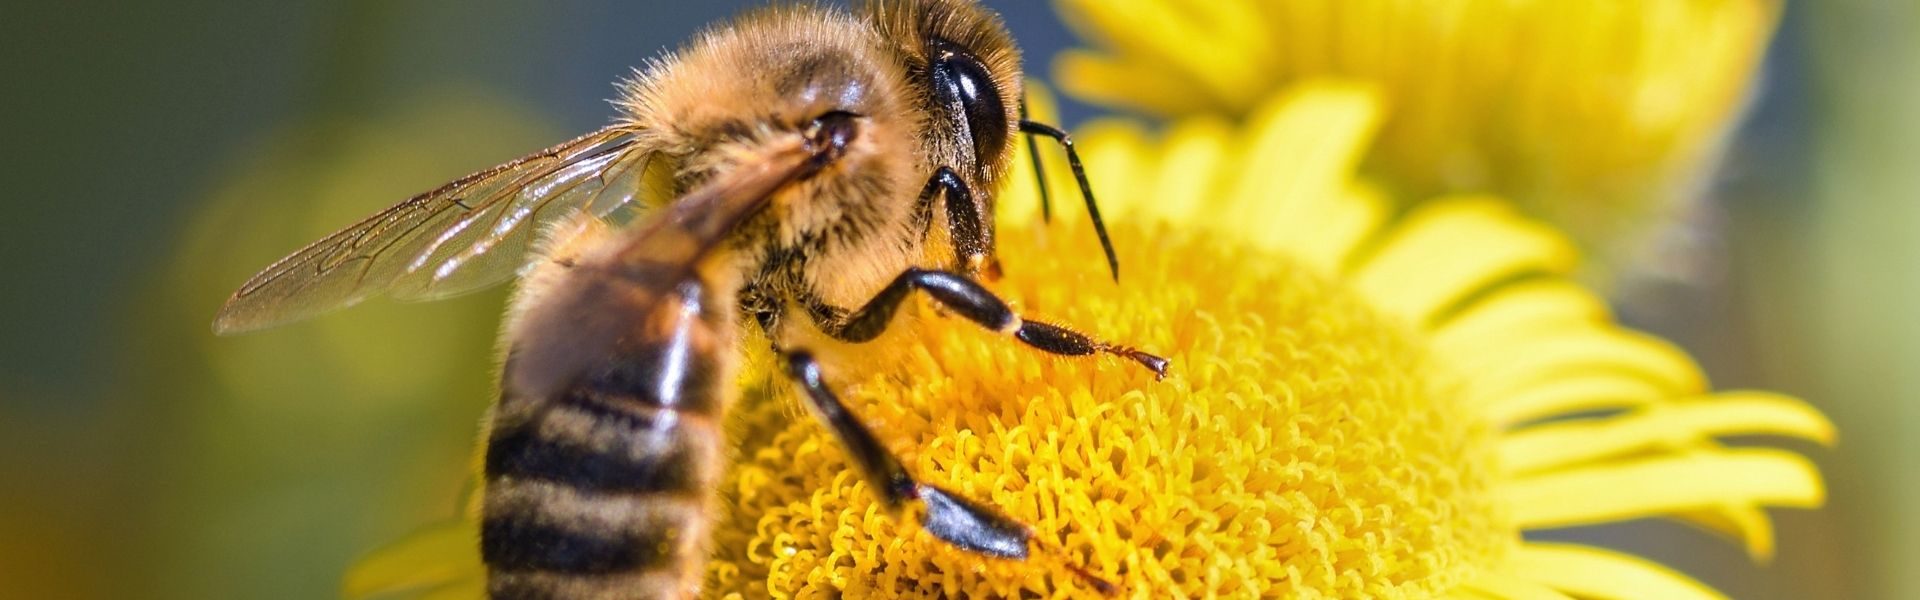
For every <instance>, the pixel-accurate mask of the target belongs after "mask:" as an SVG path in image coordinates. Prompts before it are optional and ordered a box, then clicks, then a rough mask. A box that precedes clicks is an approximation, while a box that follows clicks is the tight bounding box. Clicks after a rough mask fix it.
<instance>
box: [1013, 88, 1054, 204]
mask: <svg viewBox="0 0 1920 600" xmlns="http://www.w3.org/2000/svg"><path fill="white" fill-rule="evenodd" d="M1020 122H1021V123H1022V124H1025V123H1027V122H1028V121H1027V97H1026V96H1021V97H1020ZM1024 137H1026V138H1027V158H1029V159H1032V160H1033V179H1034V182H1035V183H1038V184H1040V220H1041V222H1046V223H1051V222H1053V190H1050V189H1047V167H1046V165H1045V164H1044V161H1041V160H1040V142H1038V141H1035V140H1034V139H1033V134H1032V133H1028V134H1026V136H1024Z"/></svg>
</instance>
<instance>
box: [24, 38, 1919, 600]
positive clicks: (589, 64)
mask: <svg viewBox="0 0 1920 600" xmlns="http://www.w3.org/2000/svg"><path fill="white" fill-rule="evenodd" d="M987 3H988V4H989V5H992V6H994V7H995V8H997V9H999V10H1000V11H1001V12H1002V13H1003V14H1005V15H1006V17H1007V19H1008V21H1009V23H1010V24H1011V26H1012V28H1013V30H1014V34H1015V36H1016V37H1017V38H1018V39H1019V40H1020V41H1021V43H1022V44H1023V46H1024V47H1025V48H1026V51H1027V53H1028V56H1029V61H1028V62H1029V69H1030V70H1031V71H1035V72H1036V73H1037V74H1040V75H1042V76H1043V77H1044V75H1045V73H1046V70H1047V62H1046V61H1047V57H1050V56H1051V55H1053V54H1054V53H1055V52H1056V51H1057V50H1059V49H1060V48H1062V47H1064V46H1066V45H1069V44H1071V43H1073V40H1072V39H1071V38H1070V36H1069V35H1068V34H1067V32H1066V30H1065V29H1064V28H1063V27H1062V25H1061V24H1060V22H1059V20H1058V18H1057V17H1056V16H1055V15H1054V14H1053V12H1052V10H1051V7H1050V5H1049V4H1048V3H1045V2H1038V1H1022V0H998V1H992V0H989V1H988V2H987ZM755 4H760V3H759V2H742V1H734V0H728V1H716V2H706V3H693V2H651V1H630V2H616V1H612V0H570V1H555V2H466V1H455V0H404V1H380V0H345V1H339V2H313V1H281V2H225V1H213V0H182V1H174V2H124V3H109V2H98V1H85V2H73V3H51V2H40V3H31V4H26V3H12V4H9V5H7V6H5V7H0V69H4V72H0V75H4V78H0V82H4V83H0V152H3V153H4V154H0V183H3V184H4V185H3V186H0V194H4V199H3V200H0V228H4V229H0V233H3V235H0V269H3V270H0V275H4V279H0V282H4V286H5V287H4V290H5V291H4V293H0V315H4V316H3V317H0V597H5V598H183V599H185V598H326V597H332V596H334V595H335V594H336V591H335V590H336V585H337V579H338V576H339V574H340V572H341V571H342V569H344V568H345V566H346V565H347V564H349V563H350V562H351V561H352V560H353V558H354V557H355V556H357V555H358V554H359V553H361V552H364V551H365V550H367V549H369V548H371V547H372V546H373V545H375V544H377V543H379V542H381V541H385V540H390V539H392V538H393V537H395V536H397V535H399V534H400V533H402V532H404V531H406V530H407V528H408V527H410V526H413V525H417V524H419V523H422V522H425V521H426V520H429V519H431V518H433V517H434V516H436V515H440V514H451V511H453V510H457V507H455V506H453V505H454V504H455V503H456V502H457V496H458V494H459V490H460V485H461V481H460V478H459V469H460V467H461V465H462V464H463V461H464V460H465V455H466V453H467V448H466V446H465V444H467V443H469V442H470V439H471V436H472V432H473V430H474V427H473V424H474V422H475V419H477V418H478V415H479V412H480V410H481V408H482V407H483V406H484V404H485V401H486V398H485V396H486V387H487V381H486V380H485V376H484V375H482V373H484V370H485V368H486V365H487V364H488V362H489V360H490V358H489V356H488V355H487V351H486V346H487V344H488V342H487V340H488V339H489V338H490V337H491V331H490V328H491V327H492V321H491V319H492V317H491V316H490V315H491V314H492V311H495V310H497V306H498V303H499V296H498V295H497V294H495V295H491V296H486V297H480V298H475V299H468V300H460V301H455V302H450V303H446V304H445V305H444V306H445V307H444V308H436V309H433V310H434V311H435V312H436V314H446V315H454V316H450V317H446V318H445V319H442V320H440V321H436V320H435V319H439V317H437V316H428V317H423V316H422V315H423V314H425V313H424V309H421V308H420V307H395V306H369V307H366V308H363V309H359V310H356V311H355V312H354V313H349V314H343V315H338V316H336V317H334V318H332V319H329V320H330V321H332V322H333V323H331V324H318V325H299V326H295V327H292V328H287V330H277V332H276V334H274V335H275V336H279V337H278V338H277V339H279V340H280V341H279V342H275V341H272V340H271V339H269V340H266V341H262V340H261V339H260V338H243V339H239V340H237V341H236V340H234V339H232V338H228V339H214V338H212V337H211V335H210V334H209V333H208V330H207V325H206V323H207V321H208V319H210V318H211V315H212V312H213V310H214V308H215V307H217V305H218V302H219V300H220V299H221V297H222V296H223V295H224V294H225V293H226V291H228V290H230V289H231V288H232V287H233V286H234V285H235V284H237V283H238V281H239V280H240V278H241V277H244V276H245V275H246V274H247V273H248V272H250V271H251V270H253V269H255V268H257V267H259V266H262V265H264V264H265V263H266V261H268V260H271V259H273V258H275V257H277V256H279V255H281V254H283V253H284V252H286V251H288V250H291V249H292V248H293V247H294V246H295V245H296V244H297V243H300V242H303V241H306V240H307V239H310V238H311V237H312V236H311V235H308V234H307V233H301V232H305V231H306V230H305V229H301V227H306V226H308V225H307V224H304V223H303V224H300V225H298V226H295V225H290V224H289V223H287V222H286V221H287V219H286V218H281V217H276V216H275V215H279V214H282V213H287V212H290V211H294V210H303V209H305V208H307V207H308V205H309V204H315V205H317V204H319V203H322V202H333V201H335V200H338V199H339V198H342V197H345V198H348V200H343V201H339V202H336V203H335V204H338V206H335V205H333V204H328V205H326V206H321V207H320V208H324V209H327V211H324V212H325V214H327V215H332V216H330V217H329V219H330V220H327V222H325V223H322V224H319V225H314V226H317V227H320V228H321V229H326V228H332V227H335V226H338V225H340V224H343V223H345V222H347V219H349V218H351V217H352V216H354V215H358V214H363V213H367V212H370V211H372V210H374V209H377V208H379V207H381V206H384V205H386V204H388V203H391V202H392V201H394V200H397V199H398V198H401V197H404V196H405V195H407V194H410V193H412V192H415V191H418V190H419V189H424V188H425V187H428V186H431V185H433V184H436V183H439V182H441V181H443V180H446V179H448V178H451V177H453V176H457V175H459V174H462V173H465V172H467V171H470V170H473V169H476V168H480V167H484V166H487V165H490V164H493V163H496V162H499V161H501V160H504V159H507V158H511V157H513V156H515V155H517V154H519V153H521V152H524V151H527V150H531V149H534V148H537V147H540V146H543V145H545V144H546V143H548V142H551V141H555V140H559V139H563V138H564V137H567V136H570V135H572V134H573V133H577V132H580V131H585V130H588V129H591V128H594V127H597V126H600V125H601V124H603V123H605V122H606V120H607V119H608V117H609V116H610V115H611V110H610V108H609V107H608V106H607V105H606V103H605V99H606V98H608V97H609V96H610V95H611V94H612V90H613V88H612V86H611V82H612V81H613V80H614V79H615V78H617V77H620V76H623V75H625V74H626V73H628V71H629V69H630V68H631V67H633V66H635V65H637V64H639V63H640V62H641V61H642V60H644V59H645V58H647V57H650V56H653V55H655V54H657V53H658V52H660V51H661V50H662V49H664V48H668V47H671V46H674V45H676V44H678V43H679V42H680V41H681V40H683V39H685V38H686V37H687V36H688V34H689V33H690V32H692V31H694V30H695V29H696V28H697V27H699V26H701V25H702V24H706V23H709V22H712V21H714V20H716V19H719V18H722V17H724V16H726V15H729V14H732V13H734V12H736V11H737V10H738V9H739V8H741V7H744V6H749V5H755ZM1805 4H1806V3H1796V4H1794V5H1793V6H1791V7H1790V8H1789V15H1788V18H1787V20H1786V22H1785V24H1784V26H1783V29H1782V32H1781V34H1780V36H1779V39H1778V40H1777V41H1776V43H1775V47H1774V50H1773V52H1772V54H1771V55H1770V58H1769V63H1768V70H1767V76H1766V79H1765V84H1764V86H1763V88H1762V92H1761V95H1760V96H1759V97H1758V102H1757V104H1756V107H1755V111H1754V113H1753V116H1752V118H1751V119H1750V122H1749V124H1748V125H1747V127H1745V128H1744V129H1743V130H1742V132H1741V134H1740V137H1739V138H1738V140H1737V141H1736V143H1735V144H1734V146H1733V151H1732V156H1731V158H1730V160H1729V165H1728V169H1727V171H1726V173H1725V175H1724V177H1722V179H1721V182H1720V185H1719V186H1718V187H1717V188H1716V190H1715V192H1714V195H1715V197H1716V198H1718V199H1720V202H1719V206H1720V212H1719V218H1718V219H1717V220H1715V221H1714V222H1711V223H1707V224H1706V225H1704V226H1703V231H1704V232H1705V233H1707V234H1709V235H1710V236H1712V237H1713V238H1715V239H1716V240H1717V242H1716V243H1715V244H1713V246H1714V247H1715V248H1717V249H1718V250H1717V256H1716V257H1715V258H1716V259H1717V260H1716V261H1712V262H1714V263H1715V264H1717V265H1719V266H1718V268H1716V269H1713V270H1711V271H1710V273H1709V275H1710V277H1708V278H1706V279H1704V280H1703V281H1701V282H1695V283H1693V284H1691V285H1684V286H1675V287H1673V288H1671V289H1654V290H1650V291H1643V292H1642V293H1641V296H1640V298H1638V299H1636V300H1635V301H1634V302H1632V303H1630V304H1627V305H1626V306H1624V307H1623V308H1624V309H1625V315H1626V317H1627V318H1628V319H1630V320H1632V321H1633V322H1634V323H1636V324H1638V325H1641V326H1644V327H1648V328H1651V329H1654V330H1656V331H1658V332H1660V333H1661V334H1663V335H1666V336H1668V337H1670V338H1673V339H1675V340H1677V341H1679V342H1680V343H1682V344H1683V345H1685V346H1687V347H1688V348H1689V349H1690V350H1692V351H1694V352H1695V353H1696V354H1698V355H1699V356H1700V357H1701V358H1702V361H1703V362H1704V363H1705V365H1706V366H1707V367H1708V369H1709V371H1710V372H1711V373H1712V375H1713V376H1714V378H1715V379H1716V381H1717V382H1718V383H1720V384H1722V385H1728V386H1753V387H1766V388H1771V389H1781V390H1784V391H1787V392H1791V393H1795V394H1798V395H1802V396H1804V397H1807V398H1810V399H1812V400H1814V401H1815V402H1816V403H1817V404H1819V405H1821V406H1822V407H1823V408H1825V409H1827V410H1829V411H1831V412H1832V413H1833V414H1834V416H1835V417H1836V419H1838V420H1839V421H1840V422H1841V425H1842V428H1843V431H1844V432H1845V440H1846V442H1845V445H1844V446H1842V448H1841V449H1839V450H1837V451H1823V450H1812V452H1813V453H1814V455H1815V456H1816V457H1818V458H1819V459H1820V460H1821V462H1822V463H1823V466H1824V467H1825V468H1826V469H1827V472H1828V474H1829V476H1830V478H1831V485H1832V488H1833V496H1834V498H1833V502H1832V508H1831V510H1829V511H1826V512H1822V513H1783V514H1782V520H1781V528H1782V529H1781V537H1782V545H1783V547H1782V550H1781V555H1780V557H1779V559H1778V560H1777V561H1776V564H1775V565H1772V566H1752V565H1750V564H1749V563H1748V562H1747V561H1746V558H1745V557H1744V556H1743V554H1742V553H1741V552H1740V551H1739V550H1738V549H1737V548H1736V547H1734V546H1733V545H1730V544H1725V543H1721V542H1719V541H1717V540H1713V539H1710V538H1708V537H1707V536H1705V535H1703V534H1699V533H1697V532H1693V531H1690V530H1685V529H1682V528H1679V527H1675V526H1671V525H1666V524H1659V523H1637V524H1631V525H1629V526H1626V527H1617V528H1611V529H1607V530H1603V531H1597V532H1596V531H1581V532H1561V533H1555V534H1551V535H1550V537H1577V538H1580V539H1600V540H1604V541H1606V542H1608V543H1610V544H1613V545H1616V546H1619V547H1625V548H1630V549H1633V550H1635V551H1638V552H1641V553H1644V554H1647V555H1649V556H1652V557H1655V558H1657V559H1659V560H1662V561H1664V562H1669V563H1671V564H1676V565H1680V566H1681V567H1682V568H1683V569H1685V570H1687V571H1689V572H1693V573H1697V574H1699V575H1700V576H1701V577H1702V578H1704V579H1706V580H1707V581H1708V582H1710V583H1712V584H1714V585H1716V586H1719V587H1721V588H1722V589H1725V590H1727V591H1729V592H1730V593H1731V594H1732V595H1733V596H1735V597H1740V598H1799V597H1888V598H1894V597H1912V596H1913V595H1914V594H1915V593H1920V574H1916V573H1914V572H1912V569H1911V568H1909V565H1911V564H1912V561H1913V560H1915V559H1917V558H1920V542H1913V541H1909V540H1916V539H1920V522H1916V521H1917V520H1916V518H1915V512H1914V511H1912V510H1908V509H1905V508H1904V506H1905V504H1910V503H1913V502H1914V501H1916V500H1920V483H1917V482H1916V478H1915V477H1914V476H1913V475H1912V474H1911V472H1912V471H1913V469H1914V467H1915V466H1916V465H1920V449H1916V445H1917V443H1916V442H1914V441H1912V440H1911V438H1912V437H1914V436H1912V434H1911V432H1912V431H1913V428H1914V427H1915V426H1916V425H1920V414H1917V412H1920V409H1916V408H1914V407H1916V406H1920V404H1916V403H1915V402H1913V401H1912V400H1911V399H1912V396H1913V395H1914V393H1915V392H1916V391H1920V381H1916V380H1915V379H1916V377H1915V376H1914V375H1909V374H1907V373H1908V372H1909V371H1914V369H1912V368H1911V365H1912V364H1914V361H1915V359H1916V358H1920V319H1917V318H1915V317H1914V315H1912V314H1910V313H1911V309H1909V308H1908V307H1910V306H1914V305H1915V303H1914V302H1913V301H1914V300H1920V279H1916V277H1915V271H1914V269H1913V267H1912V265H1913V260H1912V257H1914V256H1916V252H1917V251H1920V248H1915V247H1914V246H1915V244H1914V242H1912V241H1910V240H1911V238H1913V237H1914V236H1911V235H1908V234H1909V232H1911V231H1912V230H1913V229H1914V225H1915V224H1916V218H1917V217H1920V215H1916V214H1915V212H1916V209H1915V208H1914V206H1913V205H1914V203H1913V202H1912V201H1911V199H1912V197H1913V194H1914V193H1915V192H1916V191H1917V190H1920V183H1916V181H1915V179H1916V177H1920V175H1916V173H1920V169H1914V168H1913V167H1912V165H1914V164H1920V163H1916V162H1915V161H1916V160H1920V143H1917V142H1916V140H1920V136H1917V135H1915V133H1916V123H1920V109H1916V108H1914V107H1916V106H1920V85H1917V84H1920V71H1916V70H1915V69H1914V63H1913V62H1912V60H1911V59H1913V58H1915V57H1916V52H1915V50H1916V44H1917V43H1920V42H1915V41H1914V39H1915V36H1913V35H1911V34H1912V33H1914V32H1916V31H1920V10H1916V8H1915V7H1914V6H1913V4H1914V3H1912V2H1901V1H1890V0H1833V1H1831V2H1826V3H1822V4H1819V5H1818V6H1806V5H1805ZM1064 110H1065V117H1064V120H1066V121H1067V122H1069V123H1072V122H1077V121H1079V120H1081V119H1083V118H1085V117H1086V116H1088V115H1091V114H1093V111H1091V110H1090V109H1088V108H1087V107H1083V106H1078V105H1074V104H1071V103H1069V104H1068V105H1067V106H1066V107H1065V109H1064ZM471 115H486V116H492V117H497V118H489V119H475V120H463V119H464V118H465V117H467V116H471ZM390 138H398V139H390ZM440 149H444V151H439V150H440ZM387 156H393V157H396V158H394V159H392V160H391V161H387V160H385V159H383V158H381V157H387ZM356 157H358V158H356ZM368 157H371V158H368ZM423 165H425V166H423ZM309 172H311V173H325V174H327V175H326V176H325V177H319V176H315V177H305V176H304V174H305V173H309ZM343 182H345V183H343ZM342 186H348V187H352V186H363V187H364V188H365V189H366V190H368V191H367V192H366V193H363V194H342V193H340V192H339V188H341V187H342ZM355 189H358V188H355ZM329 190H332V191H329ZM283 207H284V208H283ZM209 224H212V225H209ZM316 231H318V230H316ZM256 238H260V239H265V240H268V241H258V240H257V239H256ZM436 306H443V305H436ZM442 321H444V322H442ZM409 328H414V329H409ZM435 328H440V329H435ZM280 331H286V332H284V333H282V332H280ZM444 331H458V332H463V333H461V334H460V335H459V336H438V337H444V338H447V339H446V340H445V341H435V342H420V343H404V342H398V341H394V340H395V338H397V337H404V336H398V335H396V332H400V333H406V332H416V333H417V332H444ZM267 337H269V338H272V337H273V336H267ZM275 344H279V346H275ZM436 344H437V345H436ZM316 347H335V348H336V350H334V352H335V354H333V355H328V354H325V353H324V352H319V351H316V350H314V349H313V348H316ZM288 348H294V349H295V350H289V349H288ZM346 349H366V350H365V352H372V353H374V354H375V355H376V356H377V358H376V359H372V360H371V361H370V362H353V360H352V359H351V356H352V355H353V354H354V352H362V351H360V350H354V351H349V350H346ZM274 352H280V353H281V354H272V353H274ZM382 353H384V354H382ZM315 354H320V355H322V356H323V359H315V360H316V364H309V365H288V366H286V367H285V368H284V370H274V371H272V373H271V374H270V375H269V376H266V377H265V379H266V380H262V378H261V377H255V378H251V379H250V378H247V377H245V376H241V375H235V373H250V372H255V371H258V370H259V369H248V368H244V367H245V365H247V364H248V363H247V362H246V361H248V360H254V359H259V358H260V357H263V356H266V357H273V356H293V357H302V356H313V355H315ZM326 356H331V357H332V358H324V357H326ZM341 356H347V357H349V358H341ZM325 360H333V361H336V362H337V363H338V364H336V363H326V362H325ZM339 361H344V362H339ZM428 364H431V365H436V366H434V367H432V368H427V367H417V368H416V367H414V366H413V365H428ZM236 365H238V366H236ZM343 365H344V366H343ZM343 372H346V373H356V374H357V375H353V376H346V375H340V373H343ZM413 372H434V373H455V374H464V375H452V376H448V377H449V378H450V379H449V381H451V382H452V383H440V382H428V383H425V384H421V383H419V382H417V381H416V382H413V385H416V386H418V387H416V388H405V386H403V385H400V384H398V383H394V381H398V380H403V379H405V378H406V374H408V373H413ZM397 389H432V390H445V392H444V393H445V394H446V395H447V397H453V398H461V399H462V400H460V401H457V402H453V401H447V397H442V398H424V399H422V398H418V397H417V396H419V394H412V395H408V394H403V393H400V392H397V391H392V390H397ZM383 390H386V391H383ZM383 394H390V395H392V397H388V396H387V395H383ZM415 456H425V457H426V458H408V459H406V460H404V461H403V460H400V457H415ZM395 490H398V491H395Z"/></svg>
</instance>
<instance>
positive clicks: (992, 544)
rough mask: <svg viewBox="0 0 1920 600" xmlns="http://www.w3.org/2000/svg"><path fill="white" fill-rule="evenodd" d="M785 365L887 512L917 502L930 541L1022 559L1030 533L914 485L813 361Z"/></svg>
mask: <svg viewBox="0 0 1920 600" xmlns="http://www.w3.org/2000/svg"><path fill="white" fill-rule="evenodd" d="M786 361H787V374H788V375H791V376H792V377H793V379H794V381H795V382H796V383H798V384H799V385H800V389H801V391H802V392H803V393H805V394H806V397H807V404H808V406H809V407H811V408H812V409H813V413H814V414H815V415H816V416H818V417H820V420H822V421H826V423H827V426H828V427H829V428H831V429H832V430H833V435H834V437H836V438H839V440H840V444H841V445H842V446H845V447H846V449H847V454H849V455H851V456H852V457H853V461H854V462H855V463H856V464H858V465H859V466H860V472H861V473H862V474H864V475H866V478H867V484H868V485H871V486H873V488H874V489H875V490H876V491H878V492H879V494H880V499H881V501H882V502H885V503H886V505H887V508H889V509H892V510H894V511H898V510H899V509H900V508H902V507H903V506H905V505H906V504H907V503H908V502H913V501H918V502H920V503H921V504H922V505H923V506H924V507H925V508H926V516H925V517H924V518H922V519H921V521H920V526H921V527H922V528H924V529H926V530H927V533H931V534H933V537H936V538H939V539H940V540H941V541H944V542H946V543H948V544H952V545H953V546H954V547H957V548H960V549H962V550H966V551H968V552H974V553H977V554H984V555H987V556H992V557H996V558H1011V559H1025V558H1027V555H1028V553H1029V551H1030V542H1031V541H1032V539H1033V531H1032V530H1031V529H1028V528H1027V526H1026V525H1023V524H1021V523H1020V522H1019V521H1015V520H1013V519H1010V518H1008V517H1006V516H1004V515H1001V514H1000V513H999V511H996V510H993V509H992V508H990V507H988V506H986V505H983V504H980V503H977V502H974V501H972V500H968V499H966V498H964V497H962V496H960V495H958V494H954V493H952V492H948V491H946V490H943V489H940V488H939V487H936V486H932V485H927V484H924V483H920V482H918V481H915V480H914V479H913V476H912V475H910V474H908V473H907V469H906V467H904V466H902V465H901V464H900V459H898V458H895V457H894V456H893V453H891V452H888V451H887V449H886V447H884V446H882V445H880V440H878V439H876V438H874V436H873V432H872V431H869V430H868V429H867V427H866V425H863V424H861V423H860V419H859V417H857V416H855V415H854V414H853V413H852V412H850V411H848V410H847V407H846V406H845V405H843V404H841V403H840V398H839V397H838V396H835V395H834V393H833V390H832V389H830V388H828V387H827V384H826V382H825V381H824V380H823V378H822V376H821V374H820V364H819V363H818V362H815V361H814V359H813V355H811V354H808V353H807V352H806V351H795V352H790V353H787V355H786Z"/></svg>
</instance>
